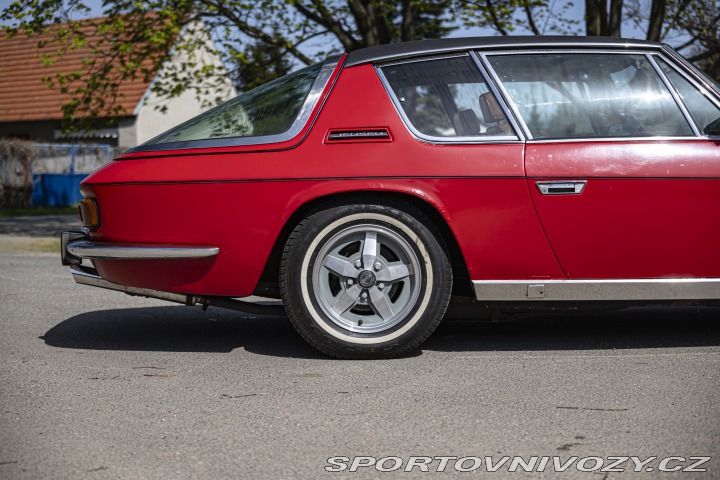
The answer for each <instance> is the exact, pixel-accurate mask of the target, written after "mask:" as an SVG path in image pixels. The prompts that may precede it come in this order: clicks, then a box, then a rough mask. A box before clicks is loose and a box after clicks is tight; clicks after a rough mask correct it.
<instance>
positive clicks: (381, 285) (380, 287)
mask: <svg viewBox="0 0 720 480" xmlns="http://www.w3.org/2000/svg"><path fill="white" fill-rule="evenodd" d="M378 288H379V289H380V290H382V289H383V288H385V284H384V283H382V282H380V283H378Z"/></svg>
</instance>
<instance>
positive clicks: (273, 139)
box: [127, 56, 341, 153]
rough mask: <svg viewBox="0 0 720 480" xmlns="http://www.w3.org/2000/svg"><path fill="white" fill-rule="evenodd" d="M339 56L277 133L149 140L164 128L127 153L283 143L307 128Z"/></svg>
mask: <svg viewBox="0 0 720 480" xmlns="http://www.w3.org/2000/svg"><path fill="white" fill-rule="evenodd" d="M340 59H341V57H340V56H334V57H331V58H328V59H327V60H325V62H323V65H322V67H321V68H320V72H318V75H317V77H315V81H314V82H313V84H312V87H310V91H309V92H308V95H307V97H305V101H304V102H303V104H302V106H301V107H300V111H299V112H298V114H297V116H296V117H295V120H294V121H293V123H292V125H290V128H289V129H288V130H286V131H284V132H283V133H279V134H277V135H260V136H255V137H230V138H208V139H203V140H186V141H181V142H169V143H157V144H152V143H150V142H152V141H153V140H155V138H158V137H160V136H162V135H165V133H167V132H163V133H161V134H160V135H158V137H155V138H153V139H151V140H148V141H147V142H145V143H143V144H142V145H138V146H137V147H134V148H131V149H130V150H128V151H127V153H136V152H154V151H162V150H185V149H196V148H214V147H241V146H247V145H263V144H272V143H281V142H285V141H288V140H292V139H293V138H295V137H296V136H297V135H298V134H299V133H300V132H301V131H302V130H303V128H305V126H306V125H307V123H308V121H309V120H310V115H311V114H312V112H313V110H314V109H315V107H316V106H317V105H318V103H319V102H320V99H321V96H322V93H323V91H324V90H325V87H327V85H328V82H329V81H330V78H332V75H333V72H335V70H336V68H337V66H338V64H339V63H340ZM236 98H237V97H236Z"/></svg>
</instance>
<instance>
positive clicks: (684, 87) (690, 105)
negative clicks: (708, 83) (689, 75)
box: [656, 57, 720, 132]
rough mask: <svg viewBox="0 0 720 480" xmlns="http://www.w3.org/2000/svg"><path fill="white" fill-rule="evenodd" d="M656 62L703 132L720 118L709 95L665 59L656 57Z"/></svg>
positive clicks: (719, 113)
mask: <svg viewBox="0 0 720 480" xmlns="http://www.w3.org/2000/svg"><path fill="white" fill-rule="evenodd" d="M656 60H657V63H658V65H660V69H661V70H662V71H663V72H664V73H665V75H666V76H667V77H668V80H670V83H672V85H673V87H675V90H677V92H678V94H680V97H681V98H682V100H683V102H685V106H686V107H687V109H688V111H689V112H690V115H691V116H692V118H693V120H695V124H696V125H697V126H698V128H699V129H700V131H701V132H702V131H703V129H704V128H705V127H707V126H708V125H710V124H711V123H712V122H714V121H715V120H717V119H719V118H720V108H718V106H717V105H715V104H714V103H713V102H712V101H711V100H710V99H709V98H708V97H707V94H705V93H703V92H702V91H700V90H699V89H698V88H697V87H696V86H695V85H693V84H692V83H690V81H688V80H687V79H685V77H683V76H682V75H681V74H679V73H678V72H677V71H676V70H675V69H674V68H672V67H671V66H670V65H668V63H667V62H665V61H664V60H663V59H661V58H659V57H656Z"/></svg>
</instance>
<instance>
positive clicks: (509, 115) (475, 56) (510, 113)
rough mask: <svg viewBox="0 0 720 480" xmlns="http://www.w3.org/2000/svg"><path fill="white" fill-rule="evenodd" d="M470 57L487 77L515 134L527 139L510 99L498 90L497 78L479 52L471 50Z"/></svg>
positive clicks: (489, 85) (523, 139)
mask: <svg viewBox="0 0 720 480" xmlns="http://www.w3.org/2000/svg"><path fill="white" fill-rule="evenodd" d="M470 58H472V59H473V62H475V65H476V66H477V68H478V70H480V73H481V74H482V76H483V78H484V79H485V82H486V83H487V85H488V88H489V89H490V91H491V92H492V94H493V95H495V99H496V100H497V102H498V104H499V105H500V108H501V109H502V111H503V113H504V114H505V118H507V121H508V122H509V123H510V126H511V127H512V128H513V130H514V131H515V135H517V137H518V138H519V139H520V140H522V141H525V140H526V139H527V136H526V135H525V131H524V130H523V129H522V127H520V124H519V123H518V120H517V118H516V117H515V112H513V111H512V110H511V109H510V107H509V105H508V101H507V100H506V99H505V97H504V96H503V95H502V94H501V93H500V90H498V86H497V84H496V83H495V79H494V78H493V77H492V76H490V73H489V70H488V68H487V66H486V65H485V64H484V63H483V62H482V61H481V60H480V59H479V58H478V54H477V52H470Z"/></svg>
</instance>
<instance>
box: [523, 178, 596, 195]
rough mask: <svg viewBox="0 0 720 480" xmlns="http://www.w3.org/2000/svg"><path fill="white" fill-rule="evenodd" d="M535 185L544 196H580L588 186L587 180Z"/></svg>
mask: <svg viewBox="0 0 720 480" xmlns="http://www.w3.org/2000/svg"><path fill="white" fill-rule="evenodd" d="M535 185H536V186H537V188H538V190H540V193H542V194H543V195H580V194H581V193H582V191H583V190H584V189H585V185H587V180H572V181H567V180H557V181H550V182H535Z"/></svg>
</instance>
